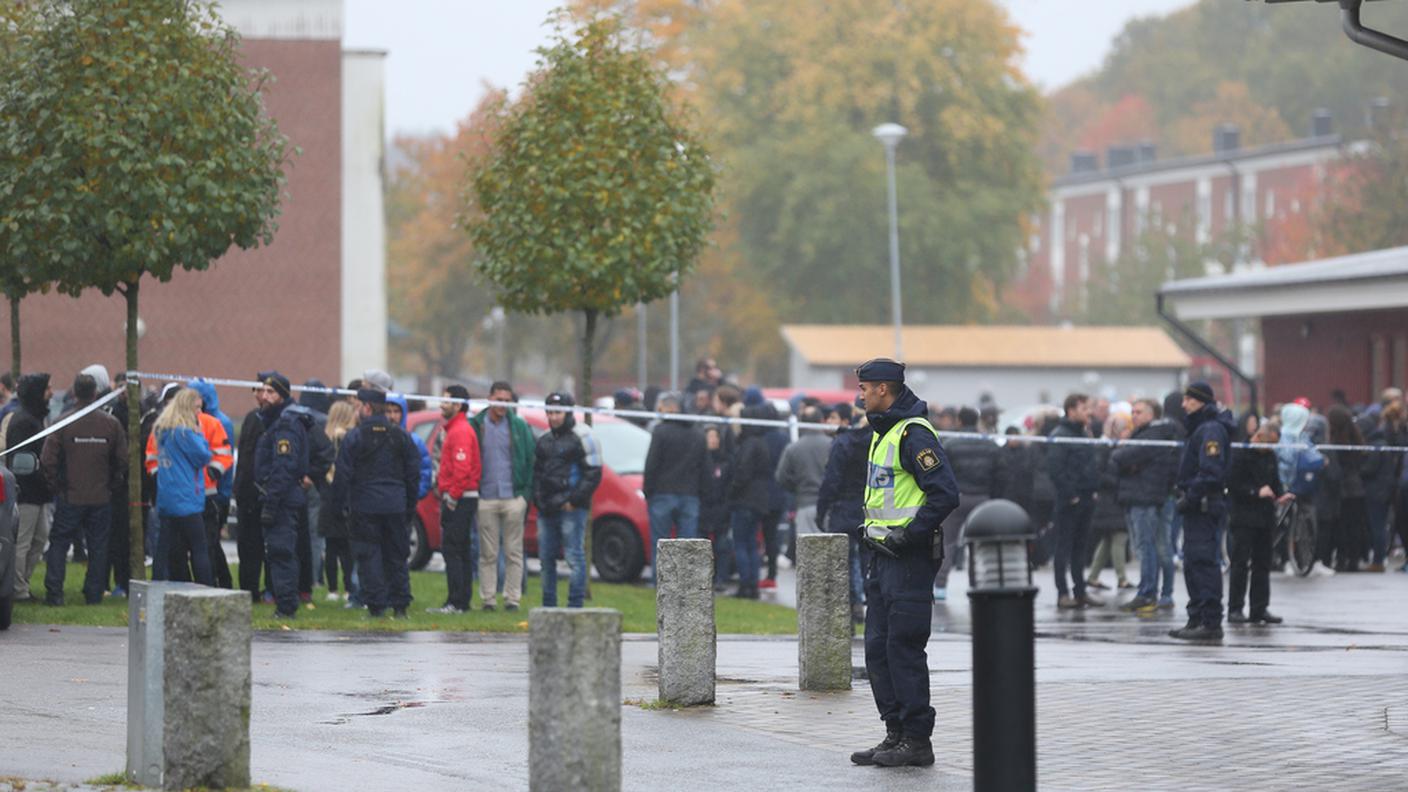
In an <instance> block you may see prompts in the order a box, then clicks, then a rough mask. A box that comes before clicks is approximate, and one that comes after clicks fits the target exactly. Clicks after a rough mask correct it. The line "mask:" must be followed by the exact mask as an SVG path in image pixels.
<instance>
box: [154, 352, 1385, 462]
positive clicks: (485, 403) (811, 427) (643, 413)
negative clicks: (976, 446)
mask: <svg viewBox="0 0 1408 792" xmlns="http://www.w3.org/2000/svg"><path fill="white" fill-rule="evenodd" d="M128 376H129V377H135V378H137V379H139V380H160V381H167V382H190V381H191V380H193V379H202V380H204V381H206V382H209V383H210V384H211V385H217V386H221V387H230V388H258V387H260V386H261V385H263V383H261V382H259V381H257V380H246V379H229V378H217V377H197V376H191V375H175V374H152V373H147V372H136V373H129V374H128ZM291 389H292V390H293V391H296V392H311V393H326V394H329V395H337V396H356V395H357V392H356V391H353V390H348V389H347V388H329V387H321V388H320V387H309V386H307V385H293V386H292V387H291ZM398 395H401V396H404V397H405V398H407V399H414V400H420V401H425V402H434V403H439V402H455V403H459V404H468V405H469V406H470V407H509V408H523V407H527V408H530V409H534V410H544V411H546V412H579V413H590V414H592V415H605V416H610V417H613V418H626V419H631V418H643V419H646V420H665V419H668V420H671V421H683V422H688V423H701V424H703V423H708V424H725V425H729V426H767V427H776V428H779V429H788V430H797V429H799V428H805V429H806V430H808V431H818V432H834V431H836V430H837V429H840V428H841V427H838V426H834V425H830V424H803V423H800V422H799V421H798V420H797V417H796V416H789V417H788V418H786V419H776V420H771V419H764V418H737V417H730V416H719V415H693V414H690V413H664V412H658V411H653V410H618V409H615V408H613V407H584V406H580V405H578V406H573V407H563V406H558V405H549V404H544V403H543V402H541V401H536V400H534V401H517V402H500V401H491V400H489V399H473V398H471V399H455V398H451V397H449V396H434V395H428V394H416V393H401V394H398ZM938 435H939V437H940V438H943V439H946V440H954V439H960V438H961V439H971V440H987V441H989V442H993V443H997V444H998V445H1005V444H1006V443H1009V442H1019V443H1047V444H1061V445H1097V446H1106V447H1117V446H1151V447H1157V448H1183V446H1184V445H1185V443H1184V442H1183V441H1181V440H1134V439H1129V440H1112V439H1110V438H1106V437H1047V436H1044V435H1004V434H984V433H981V432H955V431H952V430H944V429H941V430H939V431H938ZM1230 445H1231V446H1232V447H1233V448H1270V449H1284V448H1296V449H1303V448H1312V447H1313V448H1316V449H1318V450H1321V451H1366V452H1375V453H1408V446H1377V445H1368V444H1358V445H1344V444H1330V443H1323V444H1312V443H1285V444H1274V443H1231V444H1230Z"/></svg>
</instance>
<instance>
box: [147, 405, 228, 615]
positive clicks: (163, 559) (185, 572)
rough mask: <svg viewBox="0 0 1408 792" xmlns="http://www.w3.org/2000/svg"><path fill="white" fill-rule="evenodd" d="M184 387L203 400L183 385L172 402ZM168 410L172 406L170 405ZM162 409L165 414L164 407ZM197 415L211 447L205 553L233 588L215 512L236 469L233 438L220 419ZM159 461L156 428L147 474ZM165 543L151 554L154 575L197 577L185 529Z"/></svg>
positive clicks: (149, 444)
mask: <svg viewBox="0 0 1408 792" xmlns="http://www.w3.org/2000/svg"><path fill="white" fill-rule="evenodd" d="M183 390H190V391H192V392H193V393H194V394H195V398H196V399H199V400H200V401H201V402H202V403H204V401H205V399H206V395H205V394H204V393H202V392H201V390H200V389H199V388H181V387H180V386H177V390H176V391H175V394H174V395H173V403H174V396H179V395H180V394H181V391H183ZM211 390H212V391H213V390H214V389H213V388H212V389H211ZM186 398H188V399H189V398H191V397H189V396H188V397H186ZM167 409H170V407H169V405H168V407H167ZM162 412H163V413H164V412H165V410H163V411H162ZM195 418H196V428H197V429H198V430H199V431H200V433H201V435H202V436H203V437H204V438H205V443H206V447H207V448H208V449H209V450H210V461H209V462H208V463H207V466H206V471H205V478H204V485H205V490H204V492H205V499H206V508H205V511H204V513H203V517H202V519H203V521H204V522H203V524H204V525H205V531H206V536H205V541H204V542H202V543H201V546H202V547H204V548H205V552H206V553H207V554H209V555H210V557H211V558H210V564H209V567H210V570H211V575H212V577H213V579H214V580H216V581H217V582H218V585H220V586H221V587H223V588H230V586H231V581H230V568H229V566H228V565H227V564H226V563H225V553H224V551H223V550H222V549H221V547H220V523H218V522H217V521H216V516H215V513H216V509H217V507H216V505H215V504H216V498H218V496H219V489H220V482H221V481H222V480H223V479H224V477H225V476H226V475H227V474H228V473H229V472H230V471H231V470H232V469H233V468H234V461H235V457H234V452H233V451H232V450H231V448H230V437H229V435H228V434H226V433H225V426H224V424H223V423H222V422H221V421H220V419H218V418H216V417H215V416H213V415H211V414H210V413H209V412H206V411H204V410H203V409H202V408H201V407H199V406H198V407H197V409H196V415H195ZM160 420H161V419H160V417H158V418H157V421H160ZM159 462H160V450H159V443H158V438H157V436H156V433H155V431H153V433H152V434H151V435H149V436H148V438H147V447H146V465H145V468H146V471H147V473H149V474H151V475H152V476H156V475H157V467H158V464H159ZM156 492H157V497H158V498H160V497H161V482H160V480H159V478H158V481H157V485H156ZM157 512H158V517H163V516H164V515H165V512H162V511H161V510H160V509H158V510H157ZM163 539H164V537H162V536H158V542H159V543H160V542H161V541H162V540H163ZM164 546H165V547H166V548H167V551H166V552H165V553H158V554H156V555H153V556H152V559H153V560H152V574H153V576H154V577H155V576H157V575H158V574H159V575H160V577H159V578H158V579H160V580H178V581H184V582H189V581H191V580H194V579H195V578H194V577H192V566H191V564H190V557H191V554H192V553H193V552H194V551H193V549H192V547H191V546H190V544H189V543H188V542H187V537H186V531H185V530H177V531H176V532H175V533H173V534H172V535H171V537H170V541H166V542H165V543H164ZM217 555H218V556H219V559H220V560H219V563H218V564H217V563H216V561H215V557H216V556H217ZM222 569H223V570H224V576H223V578H222V577H220V575H219V574H218V570H222ZM212 585H216V584H212Z"/></svg>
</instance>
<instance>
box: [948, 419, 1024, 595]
mask: <svg viewBox="0 0 1408 792" xmlns="http://www.w3.org/2000/svg"><path fill="white" fill-rule="evenodd" d="M978 417H979V416H978V411H977V410H975V409H973V408H972V407H963V408H961V409H960V410H959V411H958V431H960V432H971V433H973V434H978V433H979V432H980V430H979V429H978ZM944 450H945V451H947V452H948V460H949V462H951V463H952V464H953V475H954V477H955V478H957V479H958V508H957V509H954V510H953V513H952V514H950V515H949V516H948V518H947V519H945V520H944V562H943V564H942V565H941V566H940V567H939V574H937V575H935V576H934V601H935V602H943V601H944V600H946V599H948V575H949V572H950V571H951V570H952V569H953V566H954V563H955V562H956V561H958V560H959V559H961V558H962V556H961V555H960V553H962V552H963V550H962V548H963V544H962V533H963V523H965V522H967V521H968V514H969V513H970V512H972V511H973V510H974V509H976V508H978V506H980V505H982V504H984V503H986V502H987V501H988V500H989V499H991V498H994V497H997V496H999V495H1001V494H1002V492H1003V490H1004V489H1005V488H1006V486H1007V472H1006V470H1007V465H1006V460H1005V459H1003V456H1002V449H1001V448H998V446H997V444H996V443H994V442H993V441H991V440H985V439H981V438H972V437H959V438H953V439H951V440H949V441H948V442H946V443H944Z"/></svg>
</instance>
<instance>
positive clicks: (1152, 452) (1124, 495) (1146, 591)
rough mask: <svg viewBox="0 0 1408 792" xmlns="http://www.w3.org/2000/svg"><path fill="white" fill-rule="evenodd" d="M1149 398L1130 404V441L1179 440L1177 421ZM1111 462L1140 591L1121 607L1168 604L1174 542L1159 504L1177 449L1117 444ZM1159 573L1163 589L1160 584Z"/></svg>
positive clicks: (1170, 604)
mask: <svg viewBox="0 0 1408 792" xmlns="http://www.w3.org/2000/svg"><path fill="white" fill-rule="evenodd" d="M1162 412H1163V410H1162V408H1161V407H1160V406H1159V403H1158V402H1157V401H1155V400H1153V399H1139V400H1138V401H1136V402H1135V403H1134V406H1133V412H1132V417H1133V419H1134V433H1133V434H1131V435H1130V437H1129V439H1131V440H1181V439H1182V438H1181V437H1180V436H1179V435H1180V431H1179V427H1178V425H1177V424H1175V423H1173V422H1172V421H1170V420H1168V419H1165V418H1163V417H1161V414H1162ZM1110 461H1111V462H1112V463H1114V465H1115V469H1116V472H1117V474H1118V476H1119V488H1118V490H1117V493H1118V495H1117V498H1118V500H1119V504H1120V505H1121V506H1123V507H1124V509H1125V517H1126V521H1127V522H1128V524H1129V530H1130V535H1131V538H1132V539H1133V540H1134V545H1135V549H1136V552H1138V554H1139V590H1138V592H1137V593H1136V594H1135V597H1134V599H1132V600H1130V601H1129V602H1128V603H1126V604H1124V605H1123V606H1121V607H1122V609H1124V610H1128V611H1138V612H1141V613H1145V614H1148V613H1152V612H1153V611H1154V610H1155V609H1156V608H1157V607H1159V606H1162V607H1163V608H1164V609H1165V610H1172V609H1173V547H1172V544H1171V542H1170V541H1169V540H1170V538H1171V537H1170V535H1169V530H1168V525H1167V523H1166V522H1165V520H1164V503H1165V502H1166V501H1167V500H1168V497H1169V494H1170V493H1171V492H1173V478H1174V473H1175V471H1176V469H1177V465H1176V463H1177V461H1178V449H1176V448H1172V447H1166V446H1145V445H1122V446H1120V447H1119V448H1116V449H1115V450H1114V451H1113V452H1112V454H1111V456H1110ZM1161 578H1162V583H1163V590H1162V592H1160V590H1159V583H1160V579H1161Z"/></svg>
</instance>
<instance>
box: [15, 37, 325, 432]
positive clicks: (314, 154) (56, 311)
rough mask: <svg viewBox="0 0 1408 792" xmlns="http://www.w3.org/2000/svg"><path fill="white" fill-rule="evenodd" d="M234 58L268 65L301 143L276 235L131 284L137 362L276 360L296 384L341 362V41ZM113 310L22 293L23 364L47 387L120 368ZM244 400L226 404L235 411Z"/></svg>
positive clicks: (292, 133) (279, 115) (260, 46)
mask: <svg viewBox="0 0 1408 792" xmlns="http://www.w3.org/2000/svg"><path fill="white" fill-rule="evenodd" d="M244 54H245V58H246V61H247V62H248V63H249V64H251V65H254V66H260V67H264V68H267V69H269V70H270V72H272V73H273V75H274V78H275V81H274V82H273V84H272V85H271V86H270V87H269V88H268V94H267V98H266V101H267V105H268V109H269V111H270V112H271V114H272V115H273V116H274V118H276V119H277V120H278V123H279V128H280V129H281V130H282V131H283V133H284V134H285V135H287V136H288V138H289V140H290V143H291V144H292V145H294V146H298V147H300V148H301V149H302V153H301V154H299V155H297V156H295V157H294V158H293V160H292V164H291V166H290V167H289V170H288V176H289V179H288V185H287V190H286V191H287V193H288V197H287V198H285V200H284V205H283V215H282V216H281V217H280V218H279V221H278V224H279V229H278V233H277V234H276V236H275V238H274V242H273V244H272V245H270V246H269V247H267V248H261V249H258V250H253V251H239V250H236V251H233V252H231V253H230V254H228V255H226V256H225V257H223V258H222V259H220V260H219V261H218V262H216V263H215V264H214V265H213V266H212V267H211V269H209V270H207V271H205V272H198V273H185V272H179V273H177V275H176V276H175V277H174V278H173V279H172V280H171V282H170V283H157V282H156V281H152V280H143V281H142V288H141V302H140V310H141V317H142V320H143V322H144V324H145V328H146V329H145V334H144V336H143V337H142V340H141V342H140V346H139V351H140V355H141V361H140V362H141V367H142V368H143V369H145V370H147V371H154V372H172V373H201V374H206V375H210V376H226V377H252V376H253V375H254V373H255V372H256V371H258V370H260V369H266V368H278V369H280V370H281V371H283V372H284V373H286V374H288V375H289V376H290V377H292V378H294V379H295V380H296V381H301V380H302V379H305V378H308V377H321V378H323V379H324V380H326V381H329V382H331V381H332V380H333V379H335V378H336V377H337V376H338V374H339V366H340V361H341V346H340V305H341V295H340V289H341V270H342V233H341V229H342V47H341V43H340V42H337V41H308V40H302V41H276V40H256V39H247V40H246V41H245V43H244ZM125 310H126V309H125V307H124V303H123V299H122V297H121V296H120V295H113V296H112V297H103V296H102V295H101V294H99V293H97V292H93V293H90V294H85V295H84V296H83V297H81V298H79V299H72V298H68V297H61V296H57V295H44V296H35V297H31V298H29V299H26V300H25V301H24V302H23V304H22V306H21V309H20V316H21V321H22V324H21V329H20V333H21V340H22V341H23V362H24V369H25V370H26V371H41V370H42V371H48V372H50V373H51V374H53V375H54V380H55V387H67V385H68V383H70V382H71V381H72V378H73V376H74V374H76V373H77V371H78V370H79V369H80V368H82V367H83V366H86V365H88V364H90V363H95V362H96V363H102V364H104V365H106V366H107V367H108V368H109V370H110V371H112V372H114V373H116V372H117V371H121V370H122V369H124V368H125V365H124V362H125V356H124V355H125V353H124V346H123V325H124V321H125V316H126V314H125ZM0 324H3V326H0V350H3V351H4V352H8V350H9V348H10V333H9V329H10V327H9V321H8V316H7V317H6V320H5V321H4V322H3V323H0ZM6 359H8V355H6ZM6 368H7V369H8V366H7V367H6ZM246 395H247V394H246ZM226 398H229V396H228V395H227V396H226ZM247 401H248V399H243V400H239V401H238V402H236V403H237V404H238V407H237V408H236V412H241V413H242V412H243V410H244V406H245V405H246V403H247Z"/></svg>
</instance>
